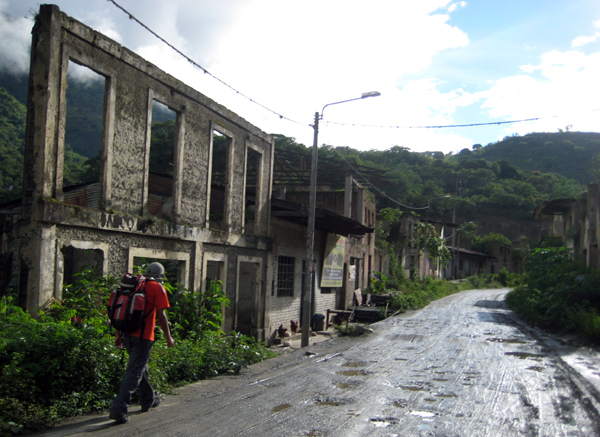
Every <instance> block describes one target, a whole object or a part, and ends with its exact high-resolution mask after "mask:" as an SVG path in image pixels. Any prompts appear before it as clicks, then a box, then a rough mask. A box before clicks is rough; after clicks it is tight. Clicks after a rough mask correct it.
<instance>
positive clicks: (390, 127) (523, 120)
mask: <svg viewBox="0 0 600 437" xmlns="http://www.w3.org/2000/svg"><path fill="white" fill-rule="evenodd" d="M594 111H600V108H596V109H590V111H589V112H594ZM567 115H570V114H562V115H548V116H546V117H532V118H523V119H520V120H506V121H490V122H486V123H467V124H445V125H430V126H402V125H373V124H359V123H341V122H336V121H326V120H325V121H324V123H325V124H335V125H338V126H355V127H368V128H379V129H446V128H453V127H475V126H494V125H500V124H511V123H524V122H526V121H538V120H546V119H548V118H558V117H565V116H567Z"/></svg>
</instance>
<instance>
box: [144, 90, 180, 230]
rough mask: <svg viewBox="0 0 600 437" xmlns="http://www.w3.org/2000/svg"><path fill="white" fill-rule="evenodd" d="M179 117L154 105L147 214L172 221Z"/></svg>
mask: <svg viewBox="0 0 600 437" xmlns="http://www.w3.org/2000/svg"><path fill="white" fill-rule="evenodd" d="M176 118H177V113H176V112H175V111H173V110H171V109H169V108H168V107H167V106H166V105H164V104H162V103H160V102H158V101H156V100H154V101H153V102H152V127H151V132H152V133H151V137H150V175H149V177H148V213H149V214H150V215H152V216H155V217H162V218H171V215H172V211H173V171H174V163H175V141H176V137H177V134H176V131H177V128H176V126H177V123H176V121H175V120H176Z"/></svg>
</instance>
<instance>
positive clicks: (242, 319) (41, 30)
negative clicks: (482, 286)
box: [0, 5, 384, 339]
mask: <svg viewBox="0 0 600 437" xmlns="http://www.w3.org/2000/svg"><path fill="white" fill-rule="evenodd" d="M81 66H83V67H85V68H87V69H89V70H91V71H93V72H94V73H95V74H96V75H99V76H100V77H101V80H102V81H103V83H104V104H103V126H102V136H101V146H100V148H99V156H100V158H101V159H100V162H101V164H100V171H99V176H98V178H97V180H95V181H93V182H91V183H88V184H84V185H81V186H76V187H67V186H66V185H65V183H64V179H65V177H64V171H65V170H64V169H65V165H64V162H65V119H66V111H67V106H68V98H67V74H68V72H69V70H70V69H73V68H78V67H79V68H80V67H81ZM157 105H159V106H162V107H165V108H168V110H169V111H171V113H172V114H173V118H174V120H175V122H174V128H175V141H174V144H173V145H172V151H171V155H170V157H169V159H168V160H165V158H160V157H159V160H158V161H159V162H160V163H162V167H163V168H162V169H159V170H157V169H156V168H155V167H154V168H153V167H152V164H151V162H152V161H153V160H154V161H156V159H154V158H153V152H154V150H153V146H152V141H151V128H152V123H153V118H156V117H157V112H156V107H157ZM27 107H28V109H27V130H26V150H25V171H24V189H23V198H22V200H21V201H20V202H18V203H13V204H11V205H8V206H9V208H8V209H7V206H6V205H5V206H4V208H3V211H2V216H1V217H0V218H1V219H2V222H3V227H2V229H3V232H2V236H1V238H2V241H1V243H2V244H1V250H0V255H1V256H2V259H3V260H5V261H6V268H4V269H3V270H2V274H1V275H0V276H2V277H0V283H1V282H2V281H4V283H5V284H6V283H7V282H8V281H9V280H10V281H12V282H13V284H14V287H15V288H16V289H17V292H18V299H19V303H20V305H22V306H23V307H26V308H27V309H28V310H29V311H30V312H32V313H33V314H35V313H36V312H37V310H38V309H39V308H41V307H43V306H44V305H45V304H47V302H49V301H50V300H51V299H52V298H60V297H61V295H62V290H63V284H64V283H67V284H68V283H72V281H73V275H74V274H75V273H76V272H78V271H79V270H80V269H81V268H82V267H83V266H87V267H91V268H92V269H93V270H94V272H95V273H96V274H98V275H106V274H112V275H120V274H123V273H125V272H131V271H133V270H134V266H137V265H140V263H143V262H145V261H146V260H158V261H162V262H164V263H166V264H168V265H169V269H168V272H167V273H168V275H169V279H170V281H171V282H178V283H180V284H182V285H184V286H185V287H187V288H188V289H190V290H194V291H198V292H202V291H203V290H205V287H206V285H207V283H208V282H209V281H210V280H213V279H214V280H220V281H221V282H222V284H223V285H222V286H223V287H224V288H225V292H226V295H227V297H228V298H229V299H230V301H231V305H230V306H229V307H228V308H225V309H224V320H225V321H224V326H223V329H224V330H225V331H226V332H229V331H231V330H236V331H238V332H242V333H244V334H248V335H253V336H256V337H258V338H261V339H266V338H268V337H269V336H270V335H271V334H272V333H273V332H274V331H275V330H276V329H277V327H278V326H279V325H280V324H284V325H285V326H288V325H289V322H290V320H291V319H294V320H298V319H299V318H300V311H301V309H300V297H301V292H302V284H303V281H302V280H301V279H300V278H301V277H302V275H303V274H306V272H307V269H308V268H309V267H308V266H307V265H306V264H307V262H306V249H305V248H306V223H307V208H306V206H305V205H304V204H306V203H307V202H306V197H307V195H308V192H307V191H304V192H302V191H300V190H301V188H299V187H296V188H293V187H292V185H293V184H290V180H285V178H279V179H278V180H277V181H274V168H275V158H274V156H275V154H274V152H275V151H274V141H273V139H272V137H271V136H269V135H267V134H266V133H265V132H263V131H261V130H260V129H259V128H257V127H255V126H253V125H251V124H250V123H248V122H247V121H245V120H244V119H242V118H240V117H239V116H237V115H236V114H234V113H233V112H231V111H229V110H228V109H226V108H225V107H223V106H222V105H220V104H218V103H216V102H214V101H212V100H211V99H209V98H207V97H206V96H204V95H203V94H201V93H199V92H198V91H195V90H194V89H192V88H190V87H188V86H187V85H185V84H184V83H182V82H180V81H179V80H177V79H175V78H174V77H172V76H170V75H168V74H167V73H165V72H163V71H161V70H160V69H159V68H157V67H156V66H154V65H152V64H151V63H149V62H147V61H146V60H144V59H143V58H141V57H140V56H138V55H136V54H135V53H133V52H132V51H130V50H128V49H127V48H125V47H122V46H121V45H119V44H118V43H116V42H115V41H113V40H111V39H109V38H107V37H105V36H104V35H102V34H100V33H98V32H96V31H94V30H93V29H91V28H89V27H87V26H86V25H84V24H82V23H80V22H78V21H76V20H74V19H73V18H71V17H69V16H67V15H66V14H64V13H63V12H61V11H60V10H59V8H58V7H57V6H54V5H42V6H41V8H40V12H39V14H38V15H37V17H36V23H35V26H34V28H33V31H32V48H31V66H30V78H29V94H28V106H27ZM305 170H306V169H305ZM276 174H277V173H276ZM348 181H349V182H348ZM296 182H297V181H296ZM275 183H276V184H275ZM344 183H345V191H346V193H343V192H342V193H340V192H337V193H325V194H320V195H319V203H318V207H319V208H318V212H317V222H316V225H315V228H316V237H315V258H316V262H317V264H316V265H317V269H316V272H317V275H316V276H317V281H316V285H317V286H316V287H315V291H314V296H313V297H314V298H313V300H312V302H313V307H312V308H311V309H310V310H311V312H322V313H324V312H325V311H326V310H327V309H340V308H343V309H345V308H346V307H347V306H348V305H349V304H351V303H352V293H353V292H354V290H355V289H357V288H366V287H367V286H368V280H369V275H370V271H371V270H383V264H384V259H383V254H381V253H378V252H377V251H376V250H375V246H374V236H373V229H374V227H375V216H376V215H375V204H374V202H373V201H372V199H370V198H369V197H368V196H367V195H366V193H365V191H364V190H363V189H362V188H361V187H360V186H356V184H354V185H353V183H352V179H351V177H350V179H348V177H346V181H345V182H344ZM274 184H275V185H274ZM297 185H298V184H297ZM300 185H301V184H300ZM274 186H275V187H276V192H277V195H276V196H274V197H273V198H272V196H271V194H272V190H273V187H274ZM353 186H355V188H356V189H353ZM286 190H287V196H285V195H282V193H285V191H286ZM294 190H297V191H294ZM323 191H325V190H323ZM303 196H304V197H303ZM340 196H341V197H340ZM340 199H341V200H340ZM342 238H347V240H348V244H345V246H343V259H340V260H338V261H339V262H338V267H339V268H338V273H339V271H341V272H342V276H341V277H338V279H339V281H338V282H332V283H331V284H329V285H330V286H327V285H328V284H327V283H323V282H322V278H321V272H322V271H324V270H323V269H322V267H323V264H324V263H326V262H327V260H328V259H331V256H330V254H328V253H326V248H327V245H328V242H329V241H330V240H331V241H337V242H339V241H342V240H340V239H342ZM343 241H346V240H343Z"/></svg>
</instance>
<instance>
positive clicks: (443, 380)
mask: <svg viewBox="0 0 600 437" xmlns="http://www.w3.org/2000/svg"><path fill="white" fill-rule="evenodd" d="M433 380H434V381H437V382H446V381H448V380H447V379H445V378H433Z"/></svg>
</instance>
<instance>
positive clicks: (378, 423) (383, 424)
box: [371, 417, 398, 428]
mask: <svg viewBox="0 0 600 437" xmlns="http://www.w3.org/2000/svg"><path fill="white" fill-rule="evenodd" d="M371 423H372V424H373V425H375V427H376V428H387V427H388V426H391V425H395V424H396V423H398V419H396V418H395V417H384V418H379V417H377V418H374V419H371Z"/></svg>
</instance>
